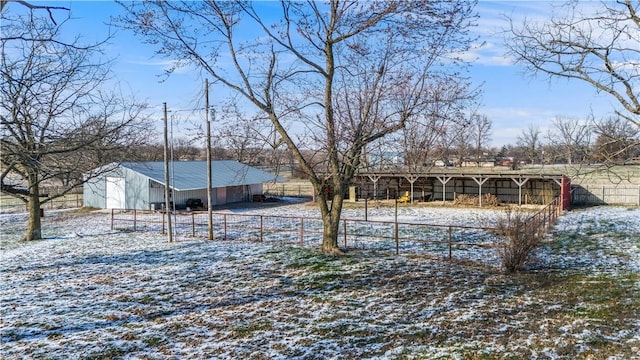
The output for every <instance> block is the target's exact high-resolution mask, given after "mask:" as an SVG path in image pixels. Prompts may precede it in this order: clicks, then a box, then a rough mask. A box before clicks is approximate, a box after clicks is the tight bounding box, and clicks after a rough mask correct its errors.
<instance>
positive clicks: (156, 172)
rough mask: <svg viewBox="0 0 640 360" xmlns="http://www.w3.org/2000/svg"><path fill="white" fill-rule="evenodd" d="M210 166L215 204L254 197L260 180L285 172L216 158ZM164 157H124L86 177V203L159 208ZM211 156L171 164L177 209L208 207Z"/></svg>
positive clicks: (104, 206)
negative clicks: (127, 159)
mask: <svg viewBox="0 0 640 360" xmlns="http://www.w3.org/2000/svg"><path fill="white" fill-rule="evenodd" d="M211 167H212V173H213V176H212V202H213V204H212V205H213V206H216V205H224V204H230V203H238V202H245V201H251V199H252V198H253V196H254V195H262V184H263V183H266V182H274V181H283V179H282V178H280V177H278V176H276V175H274V174H271V173H268V172H265V171H262V170H260V169H257V168H254V167H251V166H248V165H245V164H242V163H240V162H237V161H233V160H216V161H212V162H211ZM164 179H165V177H164V163H163V162H162V161H153V162H126V163H122V164H119V165H117V166H115V167H114V170H112V171H109V172H107V173H105V174H102V175H100V176H99V177H96V178H94V179H91V180H89V181H87V182H86V183H85V185H84V190H83V199H84V200H83V203H84V204H83V205H84V206H90V207H96V208H101V209H136V210H160V209H162V208H164V204H165V191H164V189H165V188H164V186H165V181H164ZM207 184H208V179H207V162H206V161H175V162H172V163H171V164H170V166H169V188H170V190H171V199H170V201H171V202H172V203H173V204H174V205H173V206H175V208H177V209H185V208H187V207H194V206H195V207H197V206H199V205H201V206H203V207H206V206H207V205H208V204H207Z"/></svg>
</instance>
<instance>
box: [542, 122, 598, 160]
mask: <svg viewBox="0 0 640 360" xmlns="http://www.w3.org/2000/svg"><path fill="white" fill-rule="evenodd" d="M551 122H552V124H553V130H552V131H549V133H548V135H547V137H548V142H549V144H553V145H557V146H559V147H560V148H561V149H562V152H563V158H564V161H566V163H567V164H569V165H573V164H575V163H576V162H578V163H584V161H585V160H586V159H587V158H588V155H589V148H590V146H591V134H592V131H591V127H590V126H589V124H588V123H587V122H585V121H579V120H577V119H571V118H563V117H556V118H555V119H554V120H552V121H551Z"/></svg>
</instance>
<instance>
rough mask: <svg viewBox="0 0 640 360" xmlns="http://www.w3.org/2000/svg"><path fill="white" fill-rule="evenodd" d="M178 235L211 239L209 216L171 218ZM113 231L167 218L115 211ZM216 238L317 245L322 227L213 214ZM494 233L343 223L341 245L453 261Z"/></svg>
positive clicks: (159, 226) (148, 227) (156, 227)
mask: <svg viewBox="0 0 640 360" xmlns="http://www.w3.org/2000/svg"><path fill="white" fill-rule="evenodd" d="M171 216H174V219H172V220H174V221H173V223H174V228H175V231H176V233H178V234H181V235H183V236H190V237H203V238H204V237H207V236H208V219H207V217H208V214H207V212H190V213H180V214H177V213H175V214H171ZM111 228H112V230H125V231H157V232H160V233H165V231H166V213H164V212H151V211H143V210H122V209H112V210H111ZM213 228H214V237H215V238H218V239H222V240H250V241H258V242H275V243H283V244H284V243H289V244H297V245H300V246H305V245H313V244H317V245H319V244H320V243H321V242H322V236H323V226H322V219H321V218H319V217H297V216H282V215H256V214H229V213H218V212H214V213H213ZM495 236H496V229H495V228H493V227H470V226H454V225H438V224H424V223H411V222H393V221H371V220H362V219H342V220H341V224H340V230H339V235H338V239H339V241H340V242H341V243H342V246H343V247H344V248H358V249H371V250H380V251H392V252H393V253H395V254H400V253H401V252H403V253H406V252H411V251H416V250H419V251H422V252H424V251H427V252H429V253H433V252H436V253H441V254H442V257H445V258H448V259H452V258H453V252H454V251H462V250H463V249H466V250H467V251H469V250H471V249H486V248H491V247H493V245H494V243H495V241H494V240H495V238H494V237H495Z"/></svg>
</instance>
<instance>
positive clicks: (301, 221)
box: [300, 217, 304, 246]
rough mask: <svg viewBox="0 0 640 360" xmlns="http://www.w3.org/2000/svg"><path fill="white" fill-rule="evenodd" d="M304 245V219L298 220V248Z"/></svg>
mask: <svg viewBox="0 0 640 360" xmlns="http://www.w3.org/2000/svg"><path fill="white" fill-rule="evenodd" d="M303 245H304V218H303V217H301V218H300V246H303Z"/></svg>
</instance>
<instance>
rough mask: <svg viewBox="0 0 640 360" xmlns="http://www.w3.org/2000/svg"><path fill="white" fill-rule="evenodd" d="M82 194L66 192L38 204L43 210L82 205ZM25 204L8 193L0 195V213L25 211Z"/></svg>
mask: <svg viewBox="0 0 640 360" xmlns="http://www.w3.org/2000/svg"><path fill="white" fill-rule="evenodd" d="M82 205H83V203H82V194H81V193H75V194H67V195H65V196H62V197H59V198H55V199H52V200H48V201H47V202H45V203H42V204H41V205H40V208H41V209H42V210H43V211H44V210H54V209H69V208H79V207H82ZM26 211H27V204H26V203H25V202H23V201H22V200H19V199H16V198H14V197H12V196H9V195H2V196H0V214H11V213H19V212H26Z"/></svg>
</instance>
